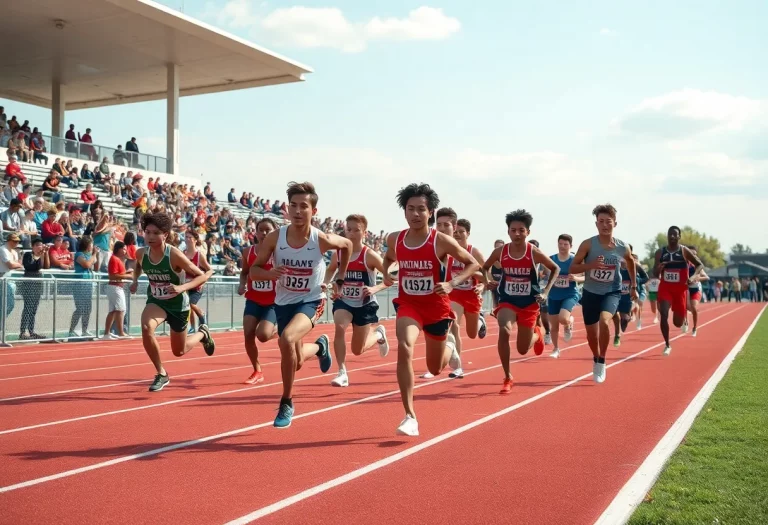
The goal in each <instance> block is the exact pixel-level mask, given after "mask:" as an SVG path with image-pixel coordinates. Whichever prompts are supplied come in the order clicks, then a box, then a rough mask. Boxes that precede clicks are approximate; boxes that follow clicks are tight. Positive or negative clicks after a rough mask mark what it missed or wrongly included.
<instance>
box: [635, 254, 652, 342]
mask: <svg viewBox="0 0 768 525" xmlns="http://www.w3.org/2000/svg"><path fill="white" fill-rule="evenodd" d="M632 257H634V258H635V265H636V266H637V268H638V270H637V273H638V275H640V270H642V271H643V274H644V275H645V282H643V283H639V282H638V284H637V295H638V299H637V301H635V304H634V306H633V307H632V316H633V317H634V319H636V320H637V329H638V330H642V328H643V306H644V305H645V300H646V299H647V298H648V286H647V285H648V281H650V275H648V272H647V271H646V269H645V267H644V266H643V265H641V264H640V258H639V257H638V256H637V254H636V253H634V250H633V253H632Z"/></svg>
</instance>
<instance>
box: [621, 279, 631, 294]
mask: <svg viewBox="0 0 768 525" xmlns="http://www.w3.org/2000/svg"><path fill="white" fill-rule="evenodd" d="M630 284H631V283H630V282H629V281H622V282H621V293H622V294H623V295H626V294H628V293H629V285H630Z"/></svg>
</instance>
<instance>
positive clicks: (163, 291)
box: [149, 282, 176, 299]
mask: <svg viewBox="0 0 768 525" xmlns="http://www.w3.org/2000/svg"><path fill="white" fill-rule="evenodd" d="M172 286H173V285H172V284H171V283H153V282H150V283H149V288H150V290H151V291H152V297H154V298H155V299H171V298H172V297H175V296H176V294H175V293H174V292H173V288H172Z"/></svg>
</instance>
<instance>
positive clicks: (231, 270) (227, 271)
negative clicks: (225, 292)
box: [221, 261, 240, 277]
mask: <svg viewBox="0 0 768 525" xmlns="http://www.w3.org/2000/svg"><path fill="white" fill-rule="evenodd" d="M221 273H222V275H225V276H227V277H234V276H235V275H238V274H239V273H240V270H238V269H237V266H235V261H227V265H226V266H225V267H224V271H223V272H221Z"/></svg>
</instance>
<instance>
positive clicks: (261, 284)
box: [251, 281, 275, 292]
mask: <svg viewBox="0 0 768 525" xmlns="http://www.w3.org/2000/svg"><path fill="white" fill-rule="evenodd" d="M251 289H253V291H255V292H271V291H272V290H274V289H275V283H274V281H251Z"/></svg>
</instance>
